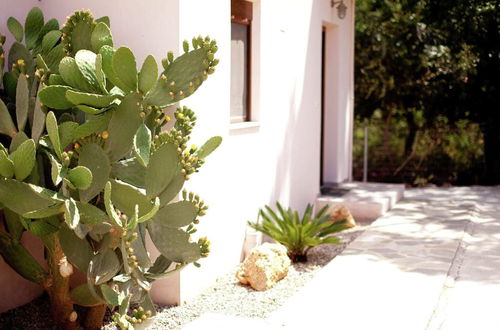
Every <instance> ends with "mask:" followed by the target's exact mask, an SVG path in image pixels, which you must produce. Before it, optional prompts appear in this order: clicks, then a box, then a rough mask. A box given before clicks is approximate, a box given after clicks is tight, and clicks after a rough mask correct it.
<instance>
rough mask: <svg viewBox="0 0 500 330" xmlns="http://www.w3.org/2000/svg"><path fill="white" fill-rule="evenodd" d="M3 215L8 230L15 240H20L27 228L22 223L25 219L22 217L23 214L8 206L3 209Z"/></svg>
mask: <svg viewBox="0 0 500 330" xmlns="http://www.w3.org/2000/svg"><path fill="white" fill-rule="evenodd" d="M3 215H4V220H5V226H6V227H7V231H8V232H9V234H10V236H11V237H12V238H13V239H15V240H20V239H21V237H22V235H23V232H24V230H25V228H24V227H23V224H22V220H23V219H21V216H20V215H19V214H17V213H16V212H13V211H11V210H9V209H8V208H4V209H3Z"/></svg>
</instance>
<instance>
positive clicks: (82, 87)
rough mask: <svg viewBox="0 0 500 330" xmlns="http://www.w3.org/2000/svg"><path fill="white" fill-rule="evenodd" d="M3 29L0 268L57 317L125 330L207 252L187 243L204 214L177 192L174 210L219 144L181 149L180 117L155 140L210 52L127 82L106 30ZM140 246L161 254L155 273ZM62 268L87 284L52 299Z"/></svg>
mask: <svg viewBox="0 0 500 330" xmlns="http://www.w3.org/2000/svg"><path fill="white" fill-rule="evenodd" d="M7 25H8V28H9V31H10V32H11V33H12V34H13V35H14V38H15V39H16V42H15V43H14V44H13V45H12V47H11V49H10V51H9V60H8V68H9V71H8V72H6V73H5V74H4V73H3V71H1V72H2V76H3V88H4V89H3V90H2V91H0V97H1V99H0V135H4V136H5V139H4V136H2V137H0V139H1V141H6V144H5V146H4V145H1V144H0V203H1V204H2V205H3V206H4V210H3V211H2V212H3V214H4V215H5V217H3V218H4V219H5V225H4V226H2V228H5V231H0V254H1V255H2V257H3V258H4V259H5V260H6V261H7V262H8V263H9V264H10V265H11V266H12V267H13V268H14V269H15V270H17V271H18V272H19V273H20V274H21V275H22V276H24V277H25V278H27V279H29V280H32V281H35V282H37V283H40V284H45V287H46V288H47V290H52V289H54V288H57V290H68V296H70V297H71V301H69V302H68V301H67V302H66V303H69V304H80V305H82V306H86V307H90V306H97V305H102V304H106V305H108V306H110V307H119V308H118V310H117V314H116V315H115V316H114V317H113V319H114V320H115V321H116V322H117V323H118V324H120V325H121V326H128V327H129V328H130V329H132V328H133V324H134V319H133V318H130V317H128V316H127V309H128V306H129V305H130V304H131V303H133V304H139V305H140V306H142V307H141V308H143V310H142V312H140V313H139V314H140V315H139V314H137V315H139V316H140V317H143V315H145V316H146V317H147V316H150V315H152V313H153V311H152V310H151V309H152V308H153V305H152V302H151V299H150V298H149V296H148V291H149V290H150V288H151V283H152V282H153V281H154V280H155V279H157V278H162V277H165V276H167V275H170V274H172V273H173V272H176V271H180V270H181V269H182V268H184V267H185V266H186V265H188V264H189V263H193V262H196V261H197V260H198V259H200V258H203V257H206V256H207V255H208V252H209V242H208V241H207V240H206V239H199V240H198V241H193V239H192V235H193V234H194V233H195V232H196V228H195V227H196V225H197V224H198V223H199V218H200V217H201V216H203V215H204V214H205V212H206V210H207V206H206V205H204V203H203V201H201V200H200V198H199V197H198V196H197V195H194V194H192V193H189V194H188V193H187V192H186V193H185V194H184V195H185V196H184V198H183V200H182V201H176V202H173V200H174V199H175V197H176V195H177V194H178V193H179V192H180V190H181V189H182V187H183V185H184V183H185V181H186V180H188V179H189V175H191V174H193V173H195V172H197V171H198V170H199V168H200V167H201V166H202V165H203V163H204V159H205V157H206V156H208V155H209V154H210V153H211V152H212V151H213V150H214V149H216V148H217V147H218V146H219V145H220V143H221V138H220V137H214V138H211V139H209V140H208V141H207V143H205V144H204V145H203V147H201V148H200V149H199V150H197V149H196V147H194V146H193V147H191V148H188V147H187V143H188V141H189V139H190V134H191V132H192V129H193V127H194V124H195V121H196V116H195V114H194V112H193V111H192V110H190V109H188V108H186V107H179V108H178V109H177V110H175V112H174V115H175V124H174V125H173V128H172V129H166V128H165V125H166V124H167V123H168V122H169V121H171V118H170V117H169V116H167V115H166V113H165V110H164V109H165V106H166V105H171V104H174V103H175V102H178V101H179V100H181V99H183V98H185V97H187V96H190V95H191V94H193V93H194V92H195V90H196V89H197V88H198V87H199V86H200V85H201V84H202V83H203V81H205V80H206V78H207V76H208V75H209V74H211V73H213V71H214V69H215V66H216V64H217V62H218V61H217V60H216V59H214V54H215V52H216V51H217V46H216V43H215V41H213V40H211V39H210V38H209V37H206V38H204V39H202V38H199V42H197V43H196V47H195V48H194V49H192V50H189V49H186V52H185V54H183V55H181V56H179V57H178V58H177V59H174V58H173V56H172V57H170V56H169V59H165V60H163V61H162V62H163V63H166V67H165V68H164V71H163V72H159V71H158V67H157V61H156V60H155V59H154V58H153V57H152V56H148V57H147V58H146V60H145V61H144V63H143V64H142V67H141V69H140V71H139V70H138V69H137V63H136V60H135V55H134V54H133V53H132V51H131V50H130V49H129V48H126V47H120V48H118V49H117V50H115V49H114V48H113V47H114V42H113V38H112V34H111V31H110V29H109V26H110V25H109V19H107V18H102V19H99V20H94V18H93V16H92V14H91V13H90V12H88V11H77V12H75V13H74V14H73V15H71V16H69V17H68V19H67V21H66V23H65V24H64V26H63V27H62V29H61V30H59V25H58V24H57V22H56V21H55V20H49V21H48V22H46V23H45V22H44V18H43V14H42V13H41V11H40V10H39V9H38V8H35V9H33V10H31V11H30V13H29V14H28V17H27V19H26V22H25V24H24V26H23V25H22V24H21V23H19V22H18V21H17V20H16V19H14V18H10V19H9V21H8V22H7ZM0 41H1V43H0V53H1V54H2V55H3V48H2V45H3V43H4V41H5V40H4V38H3V37H2V38H0ZM23 42H25V44H23ZM3 58H4V57H0V60H1V61H3ZM0 64H2V63H0ZM1 67H2V68H3V65H2V66H1ZM167 77H168V78H167ZM13 118H14V120H13ZM28 119H29V120H28ZM30 137H31V138H30ZM26 230H29V231H31V232H32V233H33V234H35V235H37V236H39V237H41V238H42V240H43V242H44V244H45V247H46V251H47V259H48V261H49V262H48V263H49V270H48V271H44V270H43V268H42V267H41V266H40V265H38V263H37V262H36V261H35V259H34V258H32V257H31V256H30V255H29V252H27V250H26V249H24V247H23V246H22V244H21V243H20V238H21V237H22V235H23V232H24V231H26ZM147 233H149V235H150V236H151V238H152V240H153V242H154V244H155V245H156V247H157V248H158V250H159V251H160V252H161V254H162V255H161V256H160V257H159V258H158V259H157V260H156V261H154V262H153V261H152V260H150V258H149V255H148V253H147V250H146V235H147ZM59 246H60V248H59ZM53 258H59V259H58V260H55V261H54V260H53ZM67 262H69V266H65V267H66V268H64V271H61V268H60V267H63V266H64V265H66V263H67ZM71 264H72V265H74V266H76V267H77V268H78V269H79V270H80V271H82V272H83V273H85V274H86V276H87V279H88V283H85V284H83V285H81V286H78V287H76V288H74V289H73V290H71V292H69V285H68V284H67V283H68V282H67V281H66V284H65V285H66V289H64V288H62V287H61V286H62V285H64V284H63V283H64V281H65V280H64V279H63V278H64V277H65V276H69V274H70V273H71V271H70V270H71V267H72V266H71ZM172 264H174V265H175V267H173V269H169V268H168V267H169V266H170V265H172ZM46 283H50V285H46ZM146 308H147V310H145V309H146ZM148 310H149V312H147V311H148Z"/></svg>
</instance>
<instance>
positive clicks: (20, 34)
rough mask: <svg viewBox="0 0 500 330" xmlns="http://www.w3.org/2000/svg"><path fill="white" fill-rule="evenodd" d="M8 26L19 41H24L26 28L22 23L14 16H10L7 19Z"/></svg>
mask: <svg viewBox="0 0 500 330" xmlns="http://www.w3.org/2000/svg"><path fill="white" fill-rule="evenodd" d="M7 28H8V29H9V31H10V33H12V35H13V36H14V38H15V39H16V41H17V42H21V41H23V38H24V28H23V26H22V24H21V23H19V21H18V20H17V19H15V18H14V17H9V19H8V20H7Z"/></svg>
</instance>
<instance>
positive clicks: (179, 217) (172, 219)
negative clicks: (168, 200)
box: [155, 201, 198, 228]
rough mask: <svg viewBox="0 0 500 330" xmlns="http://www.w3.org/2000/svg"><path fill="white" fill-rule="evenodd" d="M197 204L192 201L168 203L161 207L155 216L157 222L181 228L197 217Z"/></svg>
mask: <svg viewBox="0 0 500 330" xmlns="http://www.w3.org/2000/svg"><path fill="white" fill-rule="evenodd" d="M197 214H198V212H197V211H196V208H195V205H194V204H193V203H192V202H190V201H180V202H176V203H172V204H168V205H166V206H164V207H163V208H161V209H160V210H159V211H158V213H156V216H155V222H157V223H161V225H162V226H166V227H170V228H179V227H184V226H187V225H189V224H190V223H191V222H193V220H194V219H196V215H197Z"/></svg>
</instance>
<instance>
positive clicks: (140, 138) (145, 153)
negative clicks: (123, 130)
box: [134, 124, 151, 167]
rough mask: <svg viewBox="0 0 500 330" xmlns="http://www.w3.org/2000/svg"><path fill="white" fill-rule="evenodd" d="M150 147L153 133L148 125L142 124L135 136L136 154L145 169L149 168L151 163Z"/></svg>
mask: <svg viewBox="0 0 500 330" xmlns="http://www.w3.org/2000/svg"><path fill="white" fill-rule="evenodd" d="M150 147H151V131H150V130H149V128H148V127H147V126H146V125H144V124H142V125H141V126H139V129H137V132H136V133H135V136H134V153H135V155H136V158H137V160H138V161H139V162H140V163H141V164H142V166H144V167H146V166H148V163H149V155H150Z"/></svg>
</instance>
